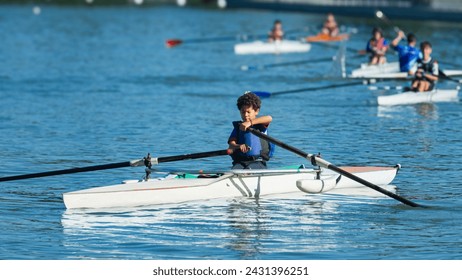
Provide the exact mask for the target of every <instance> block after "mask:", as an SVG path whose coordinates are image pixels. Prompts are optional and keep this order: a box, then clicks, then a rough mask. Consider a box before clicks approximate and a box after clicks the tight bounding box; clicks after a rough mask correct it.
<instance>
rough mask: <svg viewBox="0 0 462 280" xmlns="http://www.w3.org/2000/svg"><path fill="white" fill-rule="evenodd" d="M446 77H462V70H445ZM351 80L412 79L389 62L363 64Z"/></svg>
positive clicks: (352, 73) (394, 63)
mask: <svg viewBox="0 0 462 280" xmlns="http://www.w3.org/2000/svg"><path fill="white" fill-rule="evenodd" d="M444 74H446V76H449V77H451V76H462V70H455V69H445V70H444ZM349 77H350V78H362V79H407V78H412V76H410V75H408V73H407V72H400V69H399V62H397V61H395V62H387V63H385V64H380V65H369V64H368V63H363V64H361V67H360V68H358V69H355V70H353V71H351V74H350V76H349Z"/></svg>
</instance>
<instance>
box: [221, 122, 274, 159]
mask: <svg viewBox="0 0 462 280" xmlns="http://www.w3.org/2000/svg"><path fill="white" fill-rule="evenodd" d="M241 123H242V122H241V121H237V122H233V126H234V129H233V132H232V133H231V136H230V138H231V137H235V138H236V139H237V143H238V144H246V145H247V146H249V147H250V150H249V151H248V152H247V153H243V152H241V151H240V150H239V149H238V150H235V151H234V152H233V153H232V154H231V157H232V158H233V160H234V161H235V162H241V161H254V160H257V159H262V160H264V161H268V160H269V159H270V158H271V157H272V156H273V154H274V149H275V146H274V144H273V143H270V142H268V141H266V140H264V139H261V138H259V137H257V136H255V135H254V134H253V133H251V132H248V131H242V130H240V129H239V126H240V124H241ZM252 127H253V128H254V129H257V130H259V131H260V132H262V133H265V134H266V133H267V129H266V127H265V126H264V125H261V124H256V125H254V126H252Z"/></svg>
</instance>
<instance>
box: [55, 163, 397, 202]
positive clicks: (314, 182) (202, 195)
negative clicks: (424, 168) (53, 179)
mask: <svg viewBox="0 0 462 280" xmlns="http://www.w3.org/2000/svg"><path fill="white" fill-rule="evenodd" d="M342 169H344V170H345V171H347V172H350V173H352V174H354V175H356V176H358V177H360V178H362V179H364V180H367V181H369V182H371V183H373V184H376V185H382V186H384V188H387V190H388V191H390V192H393V193H394V192H395V187H394V186H390V185H388V184H390V183H391V182H392V181H393V179H394V178H395V176H396V174H397V172H398V169H399V165H397V166H395V167H342ZM387 185H388V186H387ZM300 190H301V191H303V192H306V193H313V194H315V193H325V192H326V193H333V194H335V193H337V194H342V195H353V196H354V195H360V196H364V195H371V196H373V197H386V196H385V195H383V194H382V193H379V192H377V191H375V190H372V189H370V188H368V187H366V186H363V185H361V184H360V183H357V182H356V181H353V180H351V179H349V178H346V177H344V176H341V175H338V174H337V173H335V172H333V171H331V170H328V169H321V170H315V169H307V168H305V167H304V166H303V165H301V166H297V167H294V168H285V169H268V170H229V171H225V172H200V173H185V172H183V173H170V174H169V175H167V176H165V177H163V178H159V179H149V180H147V181H137V180H135V181H133V180H132V181H125V182H124V183H122V184H117V185H112V186H105V187H95V188H90V189H85V190H79V191H74V192H68V193H64V194H63V200H64V204H65V206H66V208H68V209H74V208H106V207H136V206H147V205H160V204H176V203H183V202H190V201H200V200H209V199H217V198H233V197H254V198H258V197H260V196H264V195H275V194H284V193H291V192H297V191H300Z"/></svg>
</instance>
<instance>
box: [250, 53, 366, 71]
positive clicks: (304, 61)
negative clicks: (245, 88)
mask: <svg viewBox="0 0 462 280" xmlns="http://www.w3.org/2000/svg"><path fill="white" fill-rule="evenodd" d="M360 56H362V55H358V56H353V57H351V58H357V57H360ZM333 60H335V56H333V57H332V56H330V57H323V58H315V59H305V60H297V61H288V62H281V63H272V64H264V65H257V66H250V65H242V66H241V70H242V71H247V70H263V69H266V68H274V67H284V66H292V65H300V64H306V63H316V62H326V61H333Z"/></svg>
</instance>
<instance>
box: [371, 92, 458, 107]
mask: <svg viewBox="0 0 462 280" xmlns="http://www.w3.org/2000/svg"><path fill="white" fill-rule="evenodd" d="M458 92H459V91H458V90H457V89H436V90H433V91H426V92H413V91H407V92H403V93H399V94H393V95H386V96H379V97H378V98H377V103H378V105H379V106H396V105H411V104H419V103H434V102H454V101H458V100H459V99H458V96H457V95H458Z"/></svg>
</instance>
